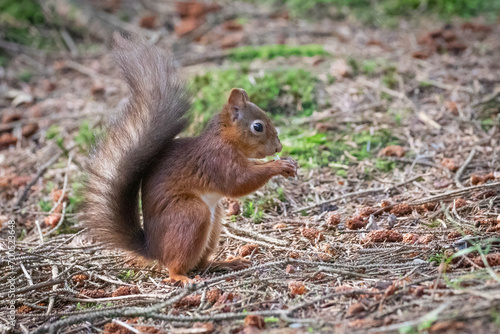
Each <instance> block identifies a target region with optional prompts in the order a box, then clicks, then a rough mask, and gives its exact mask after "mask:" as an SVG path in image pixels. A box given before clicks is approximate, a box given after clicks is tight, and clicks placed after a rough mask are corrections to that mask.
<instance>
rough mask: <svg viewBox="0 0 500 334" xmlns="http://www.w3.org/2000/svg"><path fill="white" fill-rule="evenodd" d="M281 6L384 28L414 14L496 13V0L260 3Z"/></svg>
mask: <svg viewBox="0 0 500 334" xmlns="http://www.w3.org/2000/svg"><path fill="white" fill-rule="evenodd" d="M259 2H274V3H278V4H285V6H286V7H287V8H288V9H289V10H290V12H291V14H292V15H293V16H299V17H309V18H310V17H311V14H313V13H314V14H317V15H320V16H321V15H328V14H329V13H331V11H330V10H329V9H330V8H336V9H337V13H338V14H340V15H345V14H346V13H348V12H352V13H354V14H355V15H356V16H357V17H358V18H360V19H361V20H363V21H365V22H369V23H377V24H381V25H387V24H388V23H394V22H395V20H394V18H398V17H400V16H405V17H410V16H412V15H415V14H421V13H424V14H436V15H438V16H440V17H441V18H444V19H449V18H450V17H452V16H461V17H466V18H469V17H475V16H478V15H481V14H484V15H485V16H487V17H488V18H490V19H494V18H495V16H497V15H498V14H499V13H500V2H499V1H497V0H378V1H372V0H313V1H303V0H272V1H269V0H260V1H259Z"/></svg>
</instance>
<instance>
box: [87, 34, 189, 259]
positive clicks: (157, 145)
mask: <svg viewBox="0 0 500 334" xmlns="http://www.w3.org/2000/svg"><path fill="white" fill-rule="evenodd" d="M113 54H114V58H115V60H116V62H117V63H118V65H119V67H120V69H121V72H122V74H123V76H124V78H125V80H126V82H127V84H128V86H129V88H130V92H131V96H130V100H129V102H128V103H127V105H126V106H125V108H124V110H123V111H122V112H121V113H120V115H118V116H117V117H116V118H115V119H114V120H113V121H112V122H110V124H109V125H108V128H107V131H106V135H105V136H104V138H102V140H101V141H100V142H99V143H98V145H97V147H96V149H95V151H94V153H93V154H92V158H91V161H90V162H89V163H88V167H87V172H88V180H87V185H86V194H85V207H84V219H85V222H86V225H87V226H88V227H89V228H90V229H91V232H92V233H93V234H94V235H95V236H97V237H98V239H99V240H100V241H103V242H106V243H107V244H109V245H111V246H115V247H119V248H122V249H126V250H128V251H132V252H135V253H137V254H139V255H142V256H144V257H148V254H147V250H146V244H145V238H144V231H143V229H142V228H141V224H140V217H139V202H138V196H139V188H140V184H141V180H142V177H143V175H144V174H145V172H146V171H147V169H148V168H149V166H150V165H151V163H152V161H154V159H155V157H157V156H158V155H159V154H160V153H161V151H162V150H164V149H165V147H167V146H168V145H169V143H170V142H171V141H172V140H173V139H174V138H175V137H176V136H177V135H178V134H179V133H180V132H181V131H182V130H183V129H184V128H185V127H186V125H187V119H186V113H187V111H188V110H189V97H188V94H187V90H186V88H185V86H184V83H183V82H182V81H181V80H180V79H179V77H178V75H177V74H176V72H175V70H174V67H173V64H172V60H171V59H170V58H169V57H167V56H166V55H165V54H164V52H162V51H161V50H160V49H158V48H157V47H154V46H148V45H145V44H143V43H139V42H137V41H131V40H126V39H124V38H122V37H121V36H115V47H114V51H113Z"/></svg>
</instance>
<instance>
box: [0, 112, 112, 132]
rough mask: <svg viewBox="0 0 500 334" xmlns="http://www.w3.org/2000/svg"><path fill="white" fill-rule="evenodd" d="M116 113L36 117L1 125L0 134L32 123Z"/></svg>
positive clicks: (104, 113)
mask: <svg viewBox="0 0 500 334" xmlns="http://www.w3.org/2000/svg"><path fill="white" fill-rule="evenodd" d="M113 113H116V110H115V109H112V110H106V111H102V112H88V113H77V112H75V113H73V114H66V115H64V114H63V115H59V114H57V115H51V116H45V117H35V118H26V119H21V120H19V121H15V122H10V123H7V124H1V125H0V132H2V131H8V130H12V129H14V128H15V127H18V126H20V125H26V124H32V123H38V122H41V121H61V120H64V119H74V118H88V117H91V116H102V115H107V114H110V115H111V114H113Z"/></svg>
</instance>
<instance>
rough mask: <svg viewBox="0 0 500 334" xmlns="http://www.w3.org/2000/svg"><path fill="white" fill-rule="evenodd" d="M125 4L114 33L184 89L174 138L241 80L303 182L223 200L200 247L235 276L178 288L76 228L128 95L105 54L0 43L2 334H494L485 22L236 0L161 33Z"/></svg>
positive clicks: (493, 61)
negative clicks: (217, 227)
mask: <svg viewBox="0 0 500 334" xmlns="http://www.w3.org/2000/svg"><path fill="white" fill-rule="evenodd" d="M126 3H127V4H128V3H130V2H126ZM134 3H135V2H134ZM137 3H139V2H137ZM143 3H150V2H149V1H144V2H143ZM136 6H142V5H137V4H136ZM202 7H203V6H202ZM203 8H204V9H203V10H204V11H207V12H208V11H209V10H208V9H207V8H205V7H203ZM133 9H134V8H133ZM139 9H141V8H139ZM149 10H151V8H149ZM177 11H182V8H181V9H179V8H177ZM131 12H132V13H139V14H137V15H136V16H131V18H130V22H129V23H128V24H129V25H132V26H133V25H135V26H139V25H142V27H143V28H141V29H140V31H139V33H141V34H143V35H144V38H146V39H147V40H149V42H150V43H155V44H157V45H158V46H160V47H162V48H165V49H169V50H173V53H174V55H175V57H176V62H177V64H178V65H179V67H181V71H182V73H183V74H184V76H185V77H186V78H187V79H188V81H190V82H193V91H194V98H193V100H194V104H193V113H194V119H195V125H193V126H191V127H190V129H189V131H188V134H192V133H196V131H199V128H200V127H201V125H202V124H203V122H204V121H206V119H207V118H209V117H210V116H211V115H212V114H213V112H215V111H216V110H217V108H219V107H220V106H221V105H222V104H223V102H224V99H225V98H227V93H228V92H229V89H230V88H232V87H243V88H245V89H246V90H247V91H248V93H249V95H250V97H251V99H252V100H254V101H255V102H257V103H258V104H259V105H261V106H262V107H263V108H264V109H265V110H267V111H268V112H269V113H270V114H271V115H272V117H273V119H274V120H275V123H276V125H277V127H278V128H279V130H280V134H281V135H280V136H281V138H282V142H283V144H284V152H283V154H284V155H289V156H291V157H292V158H295V159H297V160H298V161H299V164H300V165H301V169H300V171H299V176H298V177H297V178H296V179H293V180H285V179H283V178H281V177H280V178H275V179H273V180H272V181H271V182H270V183H269V184H268V185H267V186H266V187H264V188H263V189H261V190H259V191H258V192H257V193H256V194H254V195H251V196H248V197H246V198H244V199H241V200H240V201H239V202H230V201H228V200H224V202H223V204H224V208H225V210H228V216H227V218H226V219H225V222H224V230H223V233H222V236H221V239H220V243H219V249H218V251H217V253H216V255H215V258H216V259H218V260H224V259H227V258H229V257H235V256H245V257H247V258H248V259H250V260H251V261H252V267H251V268H249V269H246V270H241V271H237V272H229V273H216V272H210V270H208V271H205V272H194V273H192V274H191V276H192V277H194V278H195V282H196V283H195V284H192V285H189V286H187V287H184V288H183V287H179V286H177V285H175V284H173V283H171V282H170V281H169V280H167V279H166V278H167V277H168V272H167V271H166V270H161V271H160V270H159V269H158V268H157V267H156V266H154V265H141V264H138V263H136V262H134V259H130V258H128V257H126V256H125V255H124V254H123V253H121V252H118V251H115V250H109V249H107V248H106V247H105V246H106V245H102V244H100V243H99V242H98V240H92V239H91V238H89V237H88V236H87V235H86V232H87V231H86V230H85V228H84V226H82V225H81V224H80V223H79V220H80V218H81V215H80V213H79V209H78V205H79V204H80V202H81V200H82V199H81V196H80V195H79V190H80V189H81V187H82V178H83V177H84V176H83V174H84V172H83V168H82V166H84V165H85V163H86V162H87V159H88V151H89V150H90V148H91V146H92V144H93V141H94V134H95V133H99V131H101V130H100V129H102V125H103V124H104V123H103V121H104V120H105V119H106V118H107V117H108V116H109V115H111V114H113V113H115V112H116V111H117V110H119V106H120V105H122V104H123V103H124V101H125V100H126V98H127V95H128V92H127V88H126V86H125V84H124V83H123V81H122V79H121V77H120V75H119V73H118V69H117V68H116V67H115V65H114V63H113V61H112V59H111V57H110V56H109V55H108V53H107V47H106V45H105V44H104V43H96V42H89V41H88V40H86V39H83V40H82V41H81V42H80V41H79V40H77V41H76V43H75V44H77V45H76V46H75V45H73V46H74V47H71V44H72V43H71V41H70V42H68V41H67V38H68V36H69V35H68V36H67V34H65V33H63V34H62V35H64V36H65V38H63V39H65V42H63V41H62V40H61V41H59V43H60V45H59V48H60V50H59V51H58V52H53V53H45V52H39V53H37V52H35V51H34V50H33V49H23V50H22V51H23V52H14V51H13V45H8V49H9V50H10V53H9V54H10V56H9V57H10V59H9V60H8V61H7V62H5V63H4V64H3V65H2V67H0V77H1V78H2V83H1V85H0V107H1V109H2V124H0V131H1V132H0V148H1V151H0V164H1V170H0V200H1V201H2V209H1V210H2V212H1V213H0V215H1V222H2V225H1V227H0V237H1V238H0V254H1V255H2V259H1V260H0V261H1V262H0V263H1V267H0V283H1V285H0V296H1V297H0V300H3V302H2V304H1V305H0V310H1V314H2V315H1V316H0V328H2V329H3V330H7V329H8V328H9V322H8V311H9V307H10V305H14V306H15V310H16V327H15V329H11V332H16V333H17V332H19V333H21V332H24V333H28V332H29V333H32V332H38V333H43V332H50V331H53V332H55V331H58V332H63V333H86V332H102V331H104V332H105V333H162V332H169V333H211V332H217V333H218V332H221V333H239V332H243V333H254V332H261V331H263V332H266V333H275V332H276V333H305V332H309V333H312V332H333V331H335V332H339V333H344V332H345V333H358V332H359V333H383V332H395V333H416V332H432V333H444V332H450V333H455V332H464V333H494V332H498V331H499V330H500V311H499V310H500V275H499V274H500V238H499V233H500V196H499V195H500V145H499V140H500V131H499V124H500V123H499V115H500V107H499V106H500V57H499V55H500V26H499V24H492V23H490V24H484V22H483V21H481V20H480V19H475V20H472V21H470V22H468V23H467V22H466V21H463V20H456V21H453V22H452V24H448V25H445V23H444V22H441V21H439V20H433V19H422V20H420V21H419V22H405V21H401V22H400V23H399V25H398V27H397V29H394V28H393V29H390V28H372V27H368V26H366V25H362V24H360V23H357V22H356V21H353V20H332V19H321V20H316V22H310V21H304V20H297V19H291V18H289V17H288V15H287V14H286V13H284V12H279V11H278V12H276V11H271V10H265V9H262V8H260V9H257V8H256V7H254V6H253V5H250V4H247V3H244V4H233V5H225V6H224V7H222V8H219V9H218V10H215V11H214V12H211V13H207V14H206V17H205V19H206V21H205V23H204V24H202V25H201V26H196V25H195V26H191V27H190V23H189V22H188V21H189V18H185V19H184V21H179V22H178V21H172V22H174V23H172V25H176V26H177V28H176V29H177V31H176V33H173V32H172V31H171V30H170V28H169V27H170V25H169V24H164V23H165V22H167V23H168V22H170V21H169V20H170V16H169V15H170V14H168V13H174V14H175V13H176V12H175V7H168V6H166V7H165V8H162V7H161V6H160V7H158V8H156V11H155V13H156V14H155V15H156V16H155V17H156V18H155V19H151V17H149V16H148V15H146V14H144V13H147V8H142V9H141V10H136V9H134V10H133V11H131ZM167 14H168V15H167ZM141 15H142V16H141ZM203 15H205V14H203ZM148 17H149V21H148ZM155 20H156V21H155ZM139 21H141V22H140V23H139ZM151 21H153V22H151ZM159 22H161V24H160V23H159ZM183 25H184V26H183ZM127 27H128V26H127ZM165 27H167V28H165ZM193 27H194V28H195V29H194V30H193V31H190V28H193ZM147 28H151V29H147ZM182 29H186V31H187V32H186V34H185V35H184V36H183V37H179V36H178V35H179V34H183V33H184V32H183V30H182ZM69 39H71V36H70V37H69ZM66 45H68V46H69V51H68V50H67V48H66ZM245 45H251V46H254V48H252V49H245V48H240V47H241V46H245ZM262 45H268V46H266V47H261V46H262ZM269 45H271V46H269ZM276 45H285V46H276ZM234 47H238V48H236V49H234ZM70 51H73V54H71V52H70ZM229 211H230V212H229ZM240 212H241V213H240ZM235 213H236V214H235ZM14 232H15V235H16V241H15V249H13V250H12V249H10V250H9V246H11V245H12V244H11V243H9V241H12V240H11V239H9V238H8V236H9V235H11V234H9V233H14ZM12 289H14V290H15V292H14V293H12Z"/></svg>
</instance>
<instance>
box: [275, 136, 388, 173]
mask: <svg viewBox="0 0 500 334" xmlns="http://www.w3.org/2000/svg"><path fill="white" fill-rule="evenodd" d="M337 136H338V134H337ZM280 137H281V138H282V143H283V153H282V154H283V155H285V156H291V157H293V158H294V159H296V160H297V161H298V162H299V165H300V166H301V167H325V166H328V165H329V164H331V163H333V164H342V163H348V161H347V160H346V154H345V152H347V154H348V155H351V156H352V157H354V158H356V159H357V160H358V161H361V160H365V159H371V158H374V157H375V156H376V152H377V151H378V150H379V149H380V148H381V147H385V146H387V145H392V144H397V140H396V138H394V137H393V136H392V135H391V133H390V132H389V131H388V130H378V131H375V132H373V133H370V131H368V130H363V131H361V132H359V133H355V134H345V135H344V136H343V137H341V138H339V137H333V136H332V135H331V134H325V133H316V132H312V131H307V130H305V129H300V128H296V129H292V130H285V131H284V132H283V133H282V134H281V135H280ZM385 169H387V167H386V168H385ZM337 174H338V175H340V176H346V172H345V170H342V169H340V170H338V171H337Z"/></svg>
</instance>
